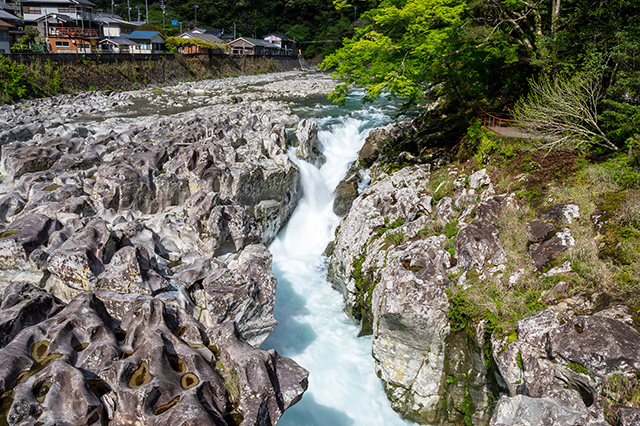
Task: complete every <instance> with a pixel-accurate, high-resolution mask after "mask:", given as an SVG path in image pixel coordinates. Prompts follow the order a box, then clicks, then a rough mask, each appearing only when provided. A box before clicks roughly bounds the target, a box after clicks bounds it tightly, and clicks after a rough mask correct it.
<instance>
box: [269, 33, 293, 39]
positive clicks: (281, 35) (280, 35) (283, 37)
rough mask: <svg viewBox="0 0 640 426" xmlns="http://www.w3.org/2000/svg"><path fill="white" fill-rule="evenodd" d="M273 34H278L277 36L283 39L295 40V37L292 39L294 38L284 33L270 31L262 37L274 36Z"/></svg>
mask: <svg viewBox="0 0 640 426" xmlns="http://www.w3.org/2000/svg"><path fill="white" fill-rule="evenodd" d="M272 35H273V36H276V37H278V38H281V39H283V40H291V41H293V39H292V38H289V37H287V36H286V35H283V34H280V33H269V34H267V35H265V36H263V37H262V38H267V37H269V36H272Z"/></svg>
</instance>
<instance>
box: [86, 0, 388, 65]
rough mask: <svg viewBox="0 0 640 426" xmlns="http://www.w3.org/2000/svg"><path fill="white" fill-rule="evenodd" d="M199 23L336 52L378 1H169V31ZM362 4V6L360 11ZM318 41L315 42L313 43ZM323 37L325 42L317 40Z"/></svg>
mask: <svg viewBox="0 0 640 426" xmlns="http://www.w3.org/2000/svg"><path fill="white" fill-rule="evenodd" d="M95 3H96V4H97V5H98V8H101V9H104V10H105V11H110V10H111V3H110V2H108V1H106V0H99V1H96V2H95ZM130 4H131V7H132V8H133V9H132V12H131V14H132V15H131V17H132V19H136V18H137V11H136V7H138V6H140V11H141V19H143V20H144V15H145V14H144V10H145V8H144V2H140V1H136V0H134V1H131V2H130ZM196 5H197V6H198V8H197V20H198V26H199V27H206V28H219V29H224V31H225V33H227V34H233V30H234V24H235V30H236V35H238V36H245V37H262V36H263V35H265V34H267V33H269V32H279V33H283V34H286V35H287V36H289V37H292V38H295V39H296V40H298V41H302V42H303V43H302V44H301V47H302V49H303V50H308V52H307V53H308V54H309V55H313V54H314V53H315V52H316V51H318V52H320V51H330V50H334V49H335V48H336V47H338V46H339V45H340V43H341V41H342V39H343V38H344V37H345V36H348V35H352V34H353V30H352V28H353V21H354V19H355V18H356V17H359V16H360V14H361V13H362V12H365V11H366V10H367V9H369V8H371V7H372V6H375V2H369V1H368V0H360V1H356V2H354V5H353V6H351V7H348V8H343V9H341V10H337V9H336V8H335V7H334V6H333V4H332V2H331V0H295V1H291V0H290V1H286V0H271V1H265V0H241V1H230V0H189V1H185V2H181V3H180V2H167V3H166V8H165V12H166V15H165V25H166V28H167V31H168V33H169V35H177V33H178V32H179V28H180V27H179V26H172V25H171V21H172V20H177V21H179V22H182V29H183V30H185V31H186V29H187V28H188V27H193V26H194V24H195V18H196V8H195V6H196ZM356 8H357V10H356ZM115 12H116V13H118V14H120V15H121V16H123V17H127V16H128V12H127V3H126V2H118V5H117V6H116V7H115ZM149 22H150V23H151V24H156V25H160V26H161V25H162V9H161V3H160V1H150V2H149ZM311 41H313V42H314V43H308V42H311ZM318 41H322V42H321V43H315V42H318Z"/></svg>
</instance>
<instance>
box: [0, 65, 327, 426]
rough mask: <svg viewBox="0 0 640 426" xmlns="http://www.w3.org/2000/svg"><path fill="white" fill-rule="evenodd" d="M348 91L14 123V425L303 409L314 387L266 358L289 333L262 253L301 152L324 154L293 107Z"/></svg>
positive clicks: (284, 209)
mask: <svg viewBox="0 0 640 426" xmlns="http://www.w3.org/2000/svg"><path fill="white" fill-rule="evenodd" d="M333 85H334V83H333V82H332V81H331V79H330V78H329V77H328V76H326V75H322V74H305V73H300V72H291V73H281V74H274V75H266V76H254V77H239V78H233V79H224V80H211V81H204V82H198V83H183V84H179V85H176V86H172V87H163V88H149V89H145V90H140V91H135V92H124V93H101V92H89V93H83V94H80V95H74V96H68V95H62V96H58V97H55V98H48V99H39V100H32V101H27V102H23V103H19V104H15V105H5V106H2V107H0V144H1V147H2V151H1V152H2V155H1V158H0V175H1V177H2V183H1V185H0V194H1V195H0V221H1V227H2V229H1V230H0V269H1V270H0V289H1V290H2V291H3V298H2V304H1V305H0V324H2V327H1V331H0V341H1V342H2V344H1V346H2V349H0V356H2V357H4V358H5V359H10V361H6V362H3V364H2V368H0V394H2V403H1V405H2V413H0V414H1V415H2V416H6V419H7V422H8V423H9V424H26V423H29V422H31V423H33V422H35V423H37V424H104V423H105V422H107V421H111V422H112V423H111V424H122V425H125V424H132V422H136V423H139V424H196V423H198V424H227V423H228V424H243V425H245V424H246V425H249V424H251V425H254V424H261V425H263V424H274V423H275V422H277V420H278V418H279V417H280V416H281V414H282V413H283V412H284V410H286V409H287V408H288V407H289V406H290V405H292V404H294V403H295V402H297V401H298V400H299V398H300V397H301V396H302V393H303V392H304V390H305V388H306V381H307V372H306V371H305V370H304V369H303V368H301V367H300V366H298V365H297V364H295V362H293V361H291V360H289V359H286V358H282V357H279V356H278V355H277V353H275V352H274V351H264V350H261V349H257V346H259V345H260V343H261V342H262V341H263V340H264V339H265V338H266V337H267V336H268V334H269V333H270V331H271V330H272V329H273V327H274V326H275V325H276V321H275V320H274V318H273V304H274V296H275V288H276V280H275V277H274V276H273V274H272V272H271V254H270V253H269V252H268V250H267V249H266V246H265V245H266V244H268V243H269V242H270V241H271V240H272V239H273V238H274V236H275V235H276V233H277V232H278V230H279V229H280V228H281V227H282V226H283V225H284V224H285V223H286V221H287V219H288V217H289V216H290V214H291V212H292V210H293V208H294V206H295V204H296V202H297V200H298V199H299V197H300V187H299V179H300V177H299V171H298V169H297V167H296V166H295V165H294V164H293V162H291V160H290V159H289V157H288V155H287V149H288V146H289V145H291V144H295V145H300V149H299V151H300V152H301V153H303V154H304V153H306V154H304V155H310V153H313V152H314V149H315V148H314V147H312V146H311V145H309V144H313V143H316V142H317V138H316V137H315V134H314V132H317V126H316V127H315V130H314V128H313V126H312V125H309V124H308V123H307V122H306V121H305V120H303V121H302V122H300V119H299V118H298V117H297V116H296V115H294V114H292V112H291V110H290V106H289V103H288V101H287V100H286V99H291V98H301V97H304V98H307V97H310V96H315V95H326V94H327V93H328V92H329V91H330V90H331V89H332V88H333ZM299 125H300V126H299ZM298 126H299V127H300V131H299V132H298V137H293V138H292V137H291V135H293V134H295V129H296V128H297V127H298ZM290 134H291V135H290Z"/></svg>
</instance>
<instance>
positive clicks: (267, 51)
mask: <svg viewBox="0 0 640 426" xmlns="http://www.w3.org/2000/svg"><path fill="white" fill-rule="evenodd" d="M229 46H231V54H232V55H266V56H272V55H279V54H280V48H279V47H278V46H276V45H275V44H273V43H269V42H268V41H265V40H261V39H257V38H249V37H240V38H237V39H235V40H233V41H232V42H230V43H229Z"/></svg>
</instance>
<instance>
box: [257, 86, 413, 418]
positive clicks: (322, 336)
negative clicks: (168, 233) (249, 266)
mask: <svg viewBox="0 0 640 426" xmlns="http://www.w3.org/2000/svg"><path fill="white" fill-rule="evenodd" d="M394 113H396V108H395V107H394V106H393V105H391V104H388V103H386V104H376V105H368V106H364V107H363V106H362V105H360V104H359V96H358V95H355V96H352V97H350V99H349V100H348V102H347V104H346V108H345V107H337V106H324V107H317V108H314V109H312V110H307V111H302V112H299V114H300V115H303V116H307V117H313V116H315V117H316V119H315V120H316V121H317V122H318V125H319V127H320V132H319V148H320V150H321V152H322V153H323V154H324V155H325V156H326V163H325V164H324V165H323V166H322V167H321V168H320V169H318V168H316V167H314V166H313V165H311V164H309V163H306V162H304V161H301V160H299V159H297V158H295V154H294V151H291V152H290V154H291V158H292V159H293V160H294V161H295V163H296V164H297V165H298V167H299V168H300V170H301V173H302V184H303V189H304V195H303V198H302V200H301V201H300V202H299V204H298V206H297V208H296V210H295V211H294V213H293V215H292V217H291V219H290V220H289V222H288V224H287V226H286V227H285V228H284V229H283V230H282V231H281V232H280V233H279V234H278V236H277V238H276V240H275V241H274V242H273V243H272V244H271V246H270V250H271V253H272V254H273V269H274V273H275V275H276V277H277V278H278V290H277V293H276V305H275V317H276V319H277V320H278V321H279V325H278V326H277V327H276V328H275V330H274V332H273V333H272V334H271V335H270V336H269V338H268V339H267V340H266V341H265V342H264V344H263V345H262V347H263V348H273V349H276V350H277V351H278V352H279V353H280V354H281V355H283V356H287V357H290V358H293V359H294V360H295V361H296V362H297V363H299V364H300V365H302V366H303V367H305V368H306V369H308V370H309V372H310V376H309V389H308V390H307V392H306V393H305V395H304V396H303V398H302V400H301V401H300V402H299V403H298V404H296V405H295V406H294V407H292V408H290V409H289V410H287V412H285V414H284V416H283V417H282V418H281V420H280V422H279V423H278V424H279V425H285V426H286V425H290V426H312V425H313V426H329V425H331V426H349V425H363V426H364V425H367V426H375V425H385V426H393V425H403V424H407V422H405V421H403V420H402V419H401V418H400V416H399V415H398V414H397V413H396V412H394V411H393V410H392V409H391V404H390V402H389V401H388V399H387V397H386V395H385V392H384V390H383V387H382V382H381V381H380V380H379V379H378V378H377V377H376V375H375V368H374V361H373V358H372V357H371V338H370V337H357V336H358V331H359V328H358V326H357V325H356V324H354V323H353V322H352V321H351V320H350V319H349V318H348V317H347V315H346V314H345V313H344V311H343V308H344V300H343V297H342V295H341V294H340V293H339V292H337V291H336V290H334V289H333V288H332V287H331V284H330V283H329V282H328V281H327V266H328V259H327V258H326V256H324V255H323V252H324V250H325V248H326V246H327V244H328V243H329V242H330V241H331V240H332V239H333V236H334V231H335V229H336V227H337V226H338V224H339V222H340V218H339V217H338V216H336V215H335V214H334V213H333V209H332V207H333V200H334V197H335V194H334V191H335V188H336V187H337V185H338V183H339V182H340V180H341V179H342V178H343V177H344V176H345V174H346V172H347V170H348V168H349V166H350V164H351V163H352V162H353V161H354V160H355V159H357V157H358V151H359V150H360V148H361V147H362V145H363V144H364V141H365V138H366V137H367V135H368V134H369V131H370V130H371V129H373V128H375V127H378V126H381V125H384V124H387V123H389V122H390V121H391V119H392V115H393V114H394Z"/></svg>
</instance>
